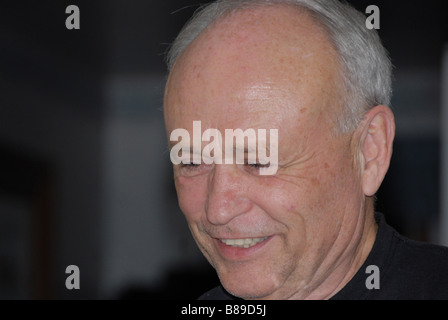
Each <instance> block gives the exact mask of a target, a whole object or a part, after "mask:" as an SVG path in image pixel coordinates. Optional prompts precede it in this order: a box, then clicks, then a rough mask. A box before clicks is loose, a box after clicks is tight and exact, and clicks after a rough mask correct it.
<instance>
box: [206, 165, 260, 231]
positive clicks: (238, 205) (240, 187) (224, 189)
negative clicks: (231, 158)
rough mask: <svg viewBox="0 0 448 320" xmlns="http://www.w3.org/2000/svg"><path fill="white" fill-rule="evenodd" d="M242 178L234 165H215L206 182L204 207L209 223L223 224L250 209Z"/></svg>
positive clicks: (241, 173)
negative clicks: (206, 191)
mask: <svg viewBox="0 0 448 320" xmlns="http://www.w3.org/2000/svg"><path fill="white" fill-rule="evenodd" d="M244 180H245V179H244V173H243V172H241V171H240V170H239V169H238V168H237V166H236V165H230V164H218V165H215V167H214V169H213V174H212V175H210V180H209V182H208V183H209V185H208V194H207V203H206V208H205V210H206V213H207V219H208V220H209V222H210V223H212V224H215V225H225V224H227V223H228V222H230V221H231V220H232V219H234V218H235V217H237V216H239V215H242V214H244V213H246V212H248V211H249V210H250V209H251V206H252V202H251V201H250V200H249V199H248V198H247V193H246V190H247V187H246V183H245V181H244Z"/></svg>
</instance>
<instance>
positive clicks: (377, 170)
mask: <svg viewBox="0 0 448 320" xmlns="http://www.w3.org/2000/svg"><path fill="white" fill-rule="evenodd" d="M358 129H360V130H361V134H360V138H361V139H360V141H359V142H360V150H359V151H358V152H360V153H361V154H360V156H361V158H362V159H361V162H360V164H361V166H362V167H361V168H360V169H361V179H362V180H361V181H362V190H363V192H364V195H365V196H367V197H371V196H373V195H375V193H376V192H377V191H378V189H379V187H380V185H381V183H382V182H383V179H384V177H385V176H386V172H387V170H388V169H389V164H390V159H391V157H392V145H393V141H394V137H395V119H394V114H393V113H392V111H391V110H390V109H389V108H388V107H386V106H383V105H379V106H376V107H374V108H372V109H371V110H370V111H369V112H367V114H366V115H365V116H364V118H363V121H362V122H361V127H360V128H358Z"/></svg>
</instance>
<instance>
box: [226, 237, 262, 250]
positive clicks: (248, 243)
mask: <svg viewBox="0 0 448 320" xmlns="http://www.w3.org/2000/svg"><path fill="white" fill-rule="evenodd" d="M267 238H269V237H264V238H245V239H219V241H221V242H222V243H224V244H225V245H227V246H231V247H234V248H244V249H247V248H250V247H253V246H255V245H256V244H258V243H260V242H263V241H264V240H266V239H267Z"/></svg>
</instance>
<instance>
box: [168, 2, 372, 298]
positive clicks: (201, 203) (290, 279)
mask: <svg viewBox="0 0 448 320" xmlns="http://www.w3.org/2000/svg"><path fill="white" fill-rule="evenodd" d="M338 68H339V65H338V62H337V54H336V53H335V51H334V49H332V47H331V46H330V45H329V42H328V40H327V38H326V36H325V35H324V33H323V32H322V31H320V30H319V28H317V27H316V25H315V24H314V23H313V22H312V21H311V19H310V18H309V17H308V16H307V15H304V14H300V13H298V12H295V11H294V12H291V10H290V9H289V8H284V7H280V8H269V9H268V8H259V9H255V10H250V11H247V10H246V11H241V12H238V13H236V14H234V15H233V16H231V17H227V18H226V19H225V20H224V21H221V22H219V23H218V24H216V25H214V26H213V27H212V28H211V29H209V30H207V31H206V32H204V33H202V34H201V35H200V36H199V38H197V39H196V40H195V41H194V42H193V44H192V45H190V47H189V48H188V49H187V50H186V51H185V52H184V54H183V55H182V56H181V57H180V58H179V59H178V61H177V62H176V65H175V67H174V69H173V72H172V74H171V75H170V78H169V81H168V84H167V89H166V95H165V120H166V126H167V131H168V135H169V134H170V132H171V131H173V130H174V129H177V128H185V129H187V130H188V131H189V132H190V136H192V135H193V130H192V124H193V121H196V120H200V121H201V123H202V131H204V130H206V129H207V128H216V129H219V130H220V132H224V131H225V129H237V128H241V129H243V130H246V129H249V128H253V129H255V130H257V129H267V131H268V132H269V129H278V135H279V140H278V141H279V146H278V162H279V163H278V165H279V167H278V171H277V173H276V174H275V175H271V176H262V175H259V170H258V168H257V167H256V166H251V165H248V164H245V165H239V164H215V165H213V164H212V165H205V164H202V165H197V166H188V165H184V166H182V165H176V166H175V167H174V177H175V185H176V190H177V194H178V200H179V205H180V208H181V210H182V212H183V213H184V215H185V217H186V219H187V221H188V224H189V226H190V229H191V232H192V234H193V236H194V238H195V240H196V242H197V244H198V246H199V247H200V249H201V251H202V252H203V253H204V255H205V256H206V258H207V259H208V260H209V262H210V263H211V264H212V265H213V266H214V267H215V268H216V270H217V273H218V275H219V277H220V280H221V282H222V284H223V286H224V287H225V288H226V289H227V290H228V291H229V292H231V293H233V294H234V295H237V296H240V297H243V298H278V299H286V298H291V297H307V296H308V295H310V294H312V292H313V291H315V290H318V289H319V287H321V286H323V285H324V284H325V283H326V282H327V281H331V280H332V279H339V278H338V276H340V274H342V273H343V272H344V271H343V270H345V269H344V268H348V267H349V266H348V265H347V264H350V262H346V260H347V259H345V258H346V257H349V256H351V255H354V251H355V250H356V249H355V248H356V247H357V245H358V244H359V242H360V241H361V234H362V228H363V223H364V222H363V219H364V218H363V215H362V211H363V208H362V206H363V194H362V191H361V188H360V185H359V184H360V182H359V175H358V173H357V172H356V170H355V168H354V164H353V150H352V149H353V148H352V147H353V146H352V144H351V137H352V136H351V135H348V134H346V135H338V134H335V118H336V116H337V115H338V114H339V113H340V111H341V105H340V100H341V99H340V98H339V94H338V92H339V91H338V90H339V89H338V84H340V83H341V82H342V80H341V77H340V74H339V71H338V70H339V69H338ZM246 239H249V240H246ZM229 240H230V241H229ZM240 241H243V242H244V241H246V243H247V244H248V246H249V247H248V248H244V247H235V244H239V243H240ZM260 241H261V242H260ZM232 242H233V245H232ZM308 297H310V296H308Z"/></svg>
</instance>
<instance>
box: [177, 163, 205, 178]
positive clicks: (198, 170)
mask: <svg viewBox="0 0 448 320" xmlns="http://www.w3.org/2000/svg"><path fill="white" fill-rule="evenodd" d="M209 168H210V165H207V164H205V163H200V164H196V163H181V164H180V165H179V169H180V170H179V172H180V174H181V175H183V176H189V177H191V176H196V175H199V174H202V173H204V172H206V171H207V170H208V169H209Z"/></svg>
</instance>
